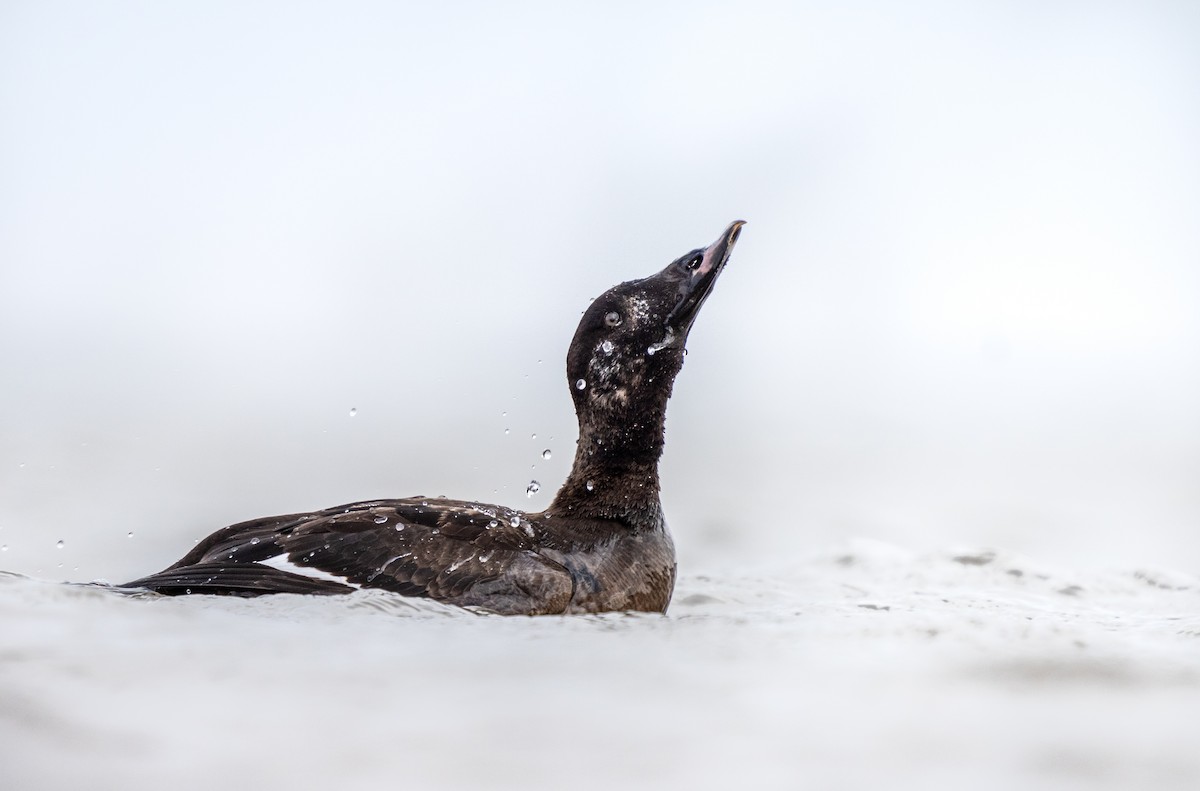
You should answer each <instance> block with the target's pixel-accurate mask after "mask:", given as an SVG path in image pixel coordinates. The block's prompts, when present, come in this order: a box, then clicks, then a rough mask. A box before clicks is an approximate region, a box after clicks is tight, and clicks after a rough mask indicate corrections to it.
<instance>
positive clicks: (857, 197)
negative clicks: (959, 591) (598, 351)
mask: <svg viewBox="0 0 1200 791" xmlns="http://www.w3.org/2000/svg"><path fill="white" fill-rule="evenodd" d="M1197 8H1198V7H1197V6H1195V5H1193V4H1188V3H1139V4H1115V3H1114V4H1104V3H1100V4H1097V3H973V4H969V5H968V4H959V3H937V2H926V3H906V4H893V3H879V4H870V3H867V4H856V5H855V6H854V7H853V8H850V7H843V4H838V5H837V7H832V8H831V7H830V6H829V4H801V3H786V4H783V3H780V4H774V3H737V4H736V5H733V4H714V3H708V4H701V3H663V4H633V3H628V4H604V5H603V6H596V7H592V8H588V9H582V8H577V7H573V6H571V5H570V4H562V3H528V4H522V3H505V4H488V3H476V4H472V3H465V4H441V5H438V6H437V7H433V6H431V5H427V4H412V5H403V4H395V3H383V2H380V3H355V4H327V5H324V4H317V3H307V4H295V3H271V2H265V3H257V4H253V5H252V6H250V7H247V6H246V4H241V3H213V2H206V3H194V4H184V3H169V4H153V3H149V4H143V3H124V2H113V3H104V4H96V3H86V2H81V3H55V2H36V3H35V2H28V3H20V2H16V3H14V2H7V3H4V4H3V5H2V6H0V174H2V175H0V361H2V362H3V367H4V370H5V372H6V373H5V376H4V386H3V388H2V389H0V438H2V441H0V545H3V546H5V547H6V550H5V552H4V553H3V554H0V569H7V570H12V571H19V572H24V573H31V574H38V575H40V576H47V577H52V578H57V577H66V578H71V579H90V578H93V577H107V578H111V579H114V580H115V579H119V578H124V577H129V576H133V575H135V574H138V573H143V572H146V571H150V570H153V569H156V568H159V567H161V566H162V565H164V564H165V563H167V562H170V561H172V560H174V559H175V558H176V557H177V556H178V555H179V554H181V553H182V552H183V551H184V550H185V549H186V548H187V547H188V546H190V544H191V540H192V539H193V538H197V537H200V536H201V535H204V534H206V533H208V532H210V531H211V530H212V529H215V528H217V527H220V526H222V525H223V524H226V523H229V522H232V521H237V520H240V519H245V518H251V517H255V516H261V515H266V514H270V513H276V512H286V511H292V510H305V509H310V508H315V507H320V506H326V505H333V504H336V503H338V502H343V501H350V500H356V499H365V498H373V497H379V496H406V495H412V494H429V495H436V494H443V493H444V494H448V495H450V496H456V497H464V498H472V497H477V498H484V499H487V498H495V499H496V500H499V501H502V502H505V503H507V504H510V505H514V506H519V507H531V508H540V507H541V506H544V505H545V504H546V503H547V502H548V501H549V498H550V497H551V496H552V494H553V491H554V490H555V488H556V487H557V484H558V482H559V481H560V480H561V478H562V476H563V474H564V472H565V468H566V465H567V464H568V463H569V461H570V458H571V455H572V449H573V448H572V445H573V441H574V418H573V415H572V414H571V411H570V401H569V398H568V395H567V391H566V384H565V375H564V373H563V364H562V359H563V356H564V354H565V351H566V344H567V342H568V341H569V340H570V337H571V333H572V332H573V330H574V325H575V322H576V321H577V319H578V317H579V314H580V312H581V311H582V310H583V309H584V308H585V307H586V305H587V303H588V301H589V299H590V298H591V297H593V296H596V295H597V294H599V293H600V292H601V291H603V290H604V289H606V288H607V287H608V286H611V285H613V284H615V283H617V282H619V281H621V280H626V279H630V278H634V277H640V276H644V275H646V274H649V273H650V272H652V271H654V270H655V269H657V268H659V267H661V266H662V265H664V264H665V263H666V262H667V261H669V260H671V259H672V258H674V257H675V256H677V255H679V254H681V253H683V252H685V251H687V250H689V249H691V248H693V247H696V246H699V245H702V244H706V243H708V242H709V241H711V240H712V239H713V238H714V237H715V236H716V234H717V233H718V232H719V231H720V230H721V229H722V228H723V227H724V226H725V225H726V224H727V223H728V222H729V221H730V220H733V219H737V218H744V219H746V220H748V221H749V223H750V224H749V225H748V226H747V228H746V231H745V233H744V234H743V236H742V241H741V243H740V244H739V247H738V250H737V253H736V254H735V257H734V260H733V262H732V264H731V266H730V268H729V269H728V271H727V272H726V274H725V275H724V277H723V279H722V282H721V284H720V286H719V288H718V289H717V291H716V293H715V294H714V296H713V298H712V299H711V300H710V301H709V302H708V304H707V306H706V307H705V311H704V315H703V316H702V317H701V319H700V320H699V322H698V324H697V326H696V329H695V330H694V332H693V334H692V338H691V342H690V346H689V348H690V352H691V353H690V355H689V357H688V362H687V365H686V366H685V369H684V372H683V374H682V375H681V378H680V380H679V381H678V383H677V387H676V396H675V399H674V401H673V403H672V407H671V411H670V416H669V420H668V437H667V455H666V457H665V459H664V478H665V486H666V491H665V497H664V499H665V501H666V504H667V507H668V516H669V518H670V520H671V523H672V526H673V529H674V531H675V534H676V542H677V544H678V545H679V548H680V555H681V558H682V560H683V562H685V563H691V564H692V565H693V567H695V566H697V565H704V566H708V565H713V566H720V565H722V564H726V563H734V562H744V560H745V559H746V558H748V557H751V556H753V555H755V554H764V553H765V554H768V555H770V556H771V557H772V558H773V559H776V560H779V561H780V562H786V561H787V558H788V557H789V555H792V554H794V553H799V552H804V551H805V550H806V549H808V548H819V547H824V546H828V545H829V544H831V543H833V542H836V541H839V540H841V539H844V538H851V537H862V536H865V537H871V538H878V539H882V540H885V541H891V542H895V543H899V544H902V545H904V546H907V547H910V548H914V549H922V548H932V547H945V546H950V545H960V544H961V545H965V546H983V545H996V546H1003V547H1007V548H1010V549H1014V550H1017V551H1020V552H1025V553H1028V554H1033V555H1041V556H1046V557H1048V558H1054V559H1068V560H1073V561H1075V562H1079V563H1086V564H1094V565H1121V566H1128V565H1138V564H1157V565H1175V566H1179V567H1182V568H1185V569H1188V570H1192V571H1195V570H1196V569H1197V567H1200V529H1198V528H1200V487H1197V485H1196V481H1197V480H1200V408H1197V406H1196V404H1200V318H1198V317H1200V311H1198V310H1197V308H1196V306H1197V304H1198V301H1200V266H1198V264H1200V230H1198V226H1197V221H1196V218H1197V217H1198V216H1200V149H1198V148H1197V146H1196V144H1195V141H1196V140H1200V106H1198V105H1200V94H1198V93H1197V92H1196V90H1195V84H1196V76H1197V74H1200V49H1197V47H1196V46H1195V42H1196V41H1197V36H1198V35H1200V11H1198V10H1197ZM352 408H354V409H356V410H357V413H356V415H355V416H354V417H350V410H351V409H352ZM505 429H509V433H508V434H505ZM534 434H536V435H537V438H536V439H534V438H533V435H534ZM547 448H548V449H550V450H551V451H552V454H553V455H552V459H551V460H550V461H544V460H543V459H542V458H541V452H542V450H543V449H547ZM531 478H536V479H538V480H539V481H541V483H542V484H543V486H542V490H541V493H540V494H539V495H538V496H536V497H535V498H533V499H530V500H527V499H526V498H525V495H524V490H525V485H526V483H527V482H528V481H529V480H530V479H531ZM130 532H132V533H133V538H132V539H131V538H127V534H128V533H130ZM60 539H61V540H62V541H63V542H64V544H63V548H62V549H56V548H55V545H56V543H57V541H59V540H60ZM59 564H62V567H61V568H60V567H59Z"/></svg>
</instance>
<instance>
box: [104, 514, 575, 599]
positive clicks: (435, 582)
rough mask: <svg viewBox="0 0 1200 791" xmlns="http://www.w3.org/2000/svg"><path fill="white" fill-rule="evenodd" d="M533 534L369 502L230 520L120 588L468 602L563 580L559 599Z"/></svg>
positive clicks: (498, 520)
mask: <svg viewBox="0 0 1200 791" xmlns="http://www.w3.org/2000/svg"><path fill="white" fill-rule="evenodd" d="M537 538H538V532H537V526H536V524H535V523H531V522H530V521H529V520H528V519H527V518H525V516H524V514H522V513H521V512H518V511H512V510H510V509H506V508H503V507H500V506H491V505H483V504H479V503H470V502H463V501H455V500H443V499H422V498H411V499H405V500H376V501H371V502H364V503H353V504H350V505H343V506H338V507H335V508H330V509H326V510H324V511H320V512H315V513H308V514H289V515H286V516H278V517H268V518H265V519H256V520H253V521H250V522H243V523H241V524H237V525H232V526H231V527H227V528H224V529H223V530H219V531H217V532H216V533H213V534H212V535H211V536H209V537H208V538H206V539H205V540H204V541H202V542H200V543H199V544H198V545H197V546H196V547H195V548H193V550H192V551H191V552H189V553H188V554H187V555H185V556H184V557H183V558H182V559H180V560H179V562H177V563H175V564H174V565H172V566H171V567H170V568H167V569H165V570H164V571H161V572H159V573H157V574H151V575H149V576H146V577H142V578H141V579H137V580H133V581H132V582H128V583H126V584H125V585H123V586H121V587H134V588H146V589H150V590H154V591H158V592H160V593H167V594H181V593H224V594H234V595H242V596H257V595H261V594H267V593H325V594H332V593H347V592H349V591H352V590H354V589H356V588H360V587H372V588H381V589H384V590H390V591H395V592H396V593H401V594H404V595H407V596H424V597H429V598H433V599H437V600H439V601H449V602H453V603H460V604H473V603H477V602H476V601H475V599H479V600H480V602H479V603H483V602H484V601H485V600H487V599H488V598H489V597H490V598H491V599H496V598H497V597H499V599H498V600H500V601H502V602H503V601H504V600H505V599H504V597H505V596H506V595H508V594H510V593H513V591H512V590H510V589H512V588H513V587H514V585H515V586H516V588H518V589H519V590H518V591H517V593H520V591H525V592H526V593H528V594H530V595H541V596H543V597H544V596H549V597H551V598H556V597H561V596H562V595H563V592H564V585H565V586H566V587H565V595H566V597H567V598H568V599H569V597H570V589H571V586H572V583H571V576H570V574H569V572H567V570H566V569H565V568H564V567H562V566H561V565H559V564H557V563H555V562H553V561H551V560H548V559H546V558H543V557H541V556H540V555H538V554H537V553H536V551H535V550H536V548H537ZM515 571H516V572H519V573H516V574H514V572H515ZM475 594H478V595H475ZM485 594H486V595H485Z"/></svg>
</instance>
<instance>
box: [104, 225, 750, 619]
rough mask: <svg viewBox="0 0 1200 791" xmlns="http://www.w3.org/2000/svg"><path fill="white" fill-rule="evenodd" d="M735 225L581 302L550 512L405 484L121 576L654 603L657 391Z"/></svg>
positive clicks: (312, 589) (574, 605) (221, 586)
mask: <svg viewBox="0 0 1200 791" xmlns="http://www.w3.org/2000/svg"><path fill="white" fill-rule="evenodd" d="M742 225H743V223H742V222H741V221H738V222H734V223H732V224H731V225H730V226H729V227H728V228H727V229H726V230H725V232H724V233H723V234H721V237H720V238H719V239H717V241H716V242H714V243H713V244H712V245H710V246H709V247H707V248H704V249H699V250H693V251H692V252H690V253H688V254H687V255H684V256H682V257H681V258H679V259H678V260H676V261H673V262H672V263H671V264H670V265H668V266H667V268H666V269H664V270H662V271H661V272H659V273H658V274H656V275H653V276H651V277H648V278H645V279H642V280H634V281H630V282H627V283H622V284H620V285H619V286H615V287H613V288H611V289H609V290H608V291H607V292H605V293H604V294H603V295H601V296H600V297H599V298H597V299H596V300H595V301H594V302H593V303H592V305H591V307H589V308H588V310H587V311H586V312H585V313H584V315H583V319H582V320H581V321H580V323H579V329H578V330H576V332H575V337H574V339H573V340H572V341H571V346H570V350H569V351H568V353H567V378H568V381H569V383H570V387H571V396H572V398H573V399H574V401H575V411H576V414H577V415H578V418H579V441H578V443H577V447H576V451H575V462H574V465H573V466H572V468H571V473H570V475H568V476H567V480H566V481H565V482H564V483H563V485H562V488H560V489H559V491H558V494H557V495H556V496H555V498H554V502H553V503H551V504H550V506H549V507H548V508H547V509H546V510H545V511H542V512H540V513H524V512H521V511H515V510H513V509H510V508H505V507H503V506H497V505H486V504H483V503H476V502H465V501H461V500H447V499H443V498H435V499H429V498H421V497H413V498H408V499H403V500H373V501H370V502H362V503H352V504H350V505H343V506H338V507H336V508H329V509H326V510H324V511H315V512H309V513H301V514H290V515H287V516H273V517H266V518H263V519H255V520H253V521H250V522H242V523H241V524H236V525H233V526H231V527H226V528H224V529H223V530H218V531H217V532H215V533H213V534H212V535H210V536H209V537H208V538H206V539H204V540H203V541H201V542H200V543H199V544H197V545H196V546H195V548H193V549H192V551H191V552H189V553H187V554H186V555H185V556H184V557H183V558H181V559H180V560H179V561H178V562H177V563H175V564H174V565H172V566H171V567H169V568H167V569H165V570H164V571H160V572H159V573H157V574H151V575H149V576H146V577H142V578H141V579H137V580H133V581H132V582H128V583H125V585H123V586H121V587H124V588H146V589H150V590H153V591H157V592H159V593H164V594H189V593H190V594H198V593H212V594H234V595H240V596H257V595H261V594H267V593H321V594H333V593H348V592H350V591H352V590H354V589H356V588H359V587H370V588H381V589H384V590H390V591H394V592H396V593H400V594H403V595H406V596H423V597H428V598H431V599H436V600H438V601H442V602H447V603H450V604H456V605H460V606H465V607H479V608H482V609H486V610H489V611H492V612H497V613H505V614H529V615H536V614H543V613H570V612H603V611H609V610H643V611H650V612H663V611H665V610H666V608H667V604H668V603H669V602H670V600H671V591H672V590H673V588H674V586H675V548H674V545H673V544H672V542H671V537H670V534H669V533H668V532H667V526H666V522H665V521H664V519H663V513H662V504H661V502H660V501H659V479H658V460H659V457H660V456H661V455H662V449H663V420H664V416H665V414H666V407H667V399H668V398H670V395H671V387H672V385H673V383H674V381H675V376H676V374H678V373H679V370H680V368H681V367H682V365H683V354H684V343H685V341H686V340H687V335H688V331H689V330H690V329H691V326H692V322H693V321H694V320H695V318H696V315H697V313H698V312H699V310H700V306H701V305H702V304H703V302H704V300H705V299H706V298H707V297H708V295H709V293H710V292H711V290H712V287H713V284H714V283H715V282H716V279H717V276H718V275H719V274H720V272H721V270H722V268H723V267H724V266H725V263H726V262H727V261H728V259H729V254H730V252H731V251H732V249H733V245H734V243H735V242H736V241H737V237H738V234H739V233H740V231H741V227H742Z"/></svg>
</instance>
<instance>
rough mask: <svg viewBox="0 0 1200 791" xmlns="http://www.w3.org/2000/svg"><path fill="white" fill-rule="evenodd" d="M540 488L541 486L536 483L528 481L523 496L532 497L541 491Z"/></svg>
mask: <svg viewBox="0 0 1200 791" xmlns="http://www.w3.org/2000/svg"><path fill="white" fill-rule="evenodd" d="M541 488H542V485H541V484H540V483H538V482H537V481H530V482H529V485H528V486H526V487H525V496H526V497H533V496H534V495H535V494H537V493H538V492H539V491H541Z"/></svg>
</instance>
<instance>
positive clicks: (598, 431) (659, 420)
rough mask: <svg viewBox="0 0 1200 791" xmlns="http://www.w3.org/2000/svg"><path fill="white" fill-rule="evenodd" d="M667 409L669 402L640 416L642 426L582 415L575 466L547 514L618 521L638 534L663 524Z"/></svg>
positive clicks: (636, 423)
mask: <svg viewBox="0 0 1200 791" xmlns="http://www.w3.org/2000/svg"><path fill="white" fill-rule="evenodd" d="M665 408H666V403H665V401H664V403H663V404H662V405H661V406H660V407H658V408H656V409H652V410H647V411H646V412H643V413H641V414H640V417H641V420H639V421H619V420H607V421H595V420H591V419H586V418H585V416H583V415H581V416H580V420H579V441H578V443H577V444H576V447H575V463H574V464H573V465H572V466H571V473H570V475H568V476H567V480H566V481H565V482H564V483H563V485H562V487H561V488H560V489H559V490H558V494H557V495H555V497H554V502H553V503H551V505H550V507H549V508H547V509H546V511H547V513H549V514H552V515H554V516H574V517H577V518H592V519H615V520H617V521H621V522H625V523H626V524H628V525H629V526H630V527H632V528H634V529H645V528H650V527H652V526H653V525H656V524H658V523H659V520H660V518H661V514H662V505H661V503H660V501H659V489H660V486H659V479H658V460H659V457H661V456H662V451H663V428H664V425H663V423H664V413H665Z"/></svg>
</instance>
